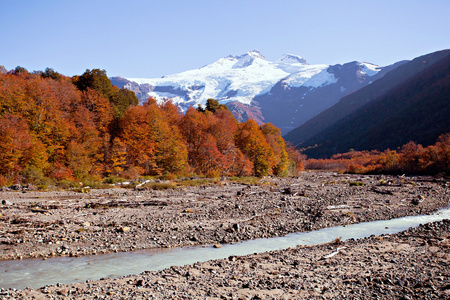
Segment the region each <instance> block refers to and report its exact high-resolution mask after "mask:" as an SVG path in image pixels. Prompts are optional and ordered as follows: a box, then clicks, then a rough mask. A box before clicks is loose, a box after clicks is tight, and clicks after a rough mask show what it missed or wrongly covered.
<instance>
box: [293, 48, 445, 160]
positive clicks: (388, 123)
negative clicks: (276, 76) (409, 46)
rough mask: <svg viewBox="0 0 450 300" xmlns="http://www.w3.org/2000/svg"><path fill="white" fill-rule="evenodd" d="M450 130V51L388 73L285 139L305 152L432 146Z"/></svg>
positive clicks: (324, 153)
mask: <svg viewBox="0 0 450 300" xmlns="http://www.w3.org/2000/svg"><path fill="white" fill-rule="evenodd" d="M449 131H450V50H444V51H439V52H435V53H432V54H428V55H424V56H421V57H418V58H416V59H414V60H412V61H411V62H409V63H406V64H404V65H402V66H400V67H398V68H396V69H394V70H393V71H391V72H389V73H387V74H386V75H385V76H384V77H383V78H381V79H379V80H377V81H375V82H374V83H372V84H371V85H369V86H366V87H364V88H362V89H360V90H358V91H356V92H354V93H353V94H350V95H348V96H346V97H344V98H342V99H341V100H340V101H339V103H338V104H336V105H334V106H333V107H331V108H330V109H328V110H326V111H324V112H322V113H321V114H319V115H318V116H316V117H315V118H313V119H311V120H310V121H308V122H307V123H305V124H304V125H302V126H300V127H298V128H297V129H295V130H293V131H291V132H290V133H288V134H287V135H286V136H285V139H286V140H288V141H290V142H291V143H292V144H294V145H295V146H297V147H298V148H308V147H313V146H315V145H317V146H316V147H314V148H310V149H308V150H306V151H305V152H304V153H305V154H307V155H308V156H310V157H327V156H330V155H332V154H334V153H341V152H346V151H348V150H349V149H350V148H352V149H355V150H373V149H378V150H384V149H387V148H391V149H396V148H397V147H400V146H401V145H403V144H405V143H407V142H409V141H411V140H412V141H414V142H416V143H420V144H423V145H429V144H432V143H434V142H435V141H436V138H437V137H438V136H439V135H440V134H442V133H446V132H449Z"/></svg>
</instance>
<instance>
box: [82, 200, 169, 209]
mask: <svg viewBox="0 0 450 300" xmlns="http://www.w3.org/2000/svg"><path fill="white" fill-rule="evenodd" d="M141 205H142V206H168V205H169V203H168V202H165V201H159V200H150V201H141V202H121V201H114V202H106V203H99V202H96V203H88V204H86V208H101V207H119V206H122V207H138V206H141Z"/></svg>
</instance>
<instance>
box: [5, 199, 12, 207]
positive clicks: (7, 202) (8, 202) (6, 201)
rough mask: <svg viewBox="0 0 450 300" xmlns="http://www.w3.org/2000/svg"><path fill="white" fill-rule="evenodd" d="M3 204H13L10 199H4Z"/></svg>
mask: <svg viewBox="0 0 450 300" xmlns="http://www.w3.org/2000/svg"><path fill="white" fill-rule="evenodd" d="M2 205H8V206H9V205H13V203H12V202H10V201H8V200H2Z"/></svg>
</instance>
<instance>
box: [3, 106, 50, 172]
mask: <svg viewBox="0 0 450 300" xmlns="http://www.w3.org/2000/svg"><path fill="white" fill-rule="evenodd" d="M46 167H47V155H46V152H45V147H44V145H43V144H42V143H41V142H39V141H38V140H37V139H36V138H35V137H34V136H33V135H32V133H31V132H30V130H29V127H28V124H27V123H26V121H25V120H23V119H22V118H21V117H19V116H15V115H12V114H4V115H2V116H1V117H0V175H1V176H3V177H5V178H7V180H13V181H14V180H19V179H20V172H21V171H23V170H25V169H26V168H35V169H38V170H40V171H42V170H44V169H45V168H46Z"/></svg>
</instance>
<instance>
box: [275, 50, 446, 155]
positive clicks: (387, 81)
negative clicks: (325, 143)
mask: <svg viewBox="0 0 450 300" xmlns="http://www.w3.org/2000/svg"><path fill="white" fill-rule="evenodd" d="M449 54H450V50H443V51H438V52H434V53H431V54H427V55H424V56H420V57H418V58H415V59H414V60H412V61H410V62H408V63H405V64H403V65H401V66H399V67H397V68H395V69H393V70H392V71H390V72H388V73H387V74H386V75H385V76H384V77H382V78H381V79H378V80H377V81H375V82H373V83H372V84H370V85H368V86H366V87H364V88H362V89H360V90H358V91H356V92H354V93H351V94H349V95H347V96H345V97H343V98H342V99H341V100H340V101H339V102H338V103H337V104H335V105H334V106H332V107H330V108H329V109H327V110H325V111H323V112H322V113H320V114H318V115H317V116H316V117H314V118H312V119H311V120H309V121H308V122H306V123H305V124H303V125H301V126H299V127H297V128H296V129H294V130H292V131H291V132H289V133H288V134H287V135H285V136H284V138H285V139H286V140H288V141H289V142H291V143H292V144H293V145H295V146H297V147H299V148H303V147H307V146H311V145H310V142H306V141H307V140H308V139H311V141H312V140H316V139H317V138H315V139H312V138H313V137H314V136H315V135H318V134H319V133H321V132H322V131H324V130H326V129H327V128H328V127H330V126H333V125H334V124H335V123H336V122H337V121H339V120H341V119H343V118H344V117H346V116H348V115H350V114H351V113H353V112H355V111H357V110H358V109H359V108H361V107H362V106H364V105H365V104H367V103H369V102H371V101H374V100H375V99H378V98H380V97H382V96H384V95H386V94H387V93H388V92H390V91H391V90H392V89H394V88H395V87H396V86H399V85H400V84H401V83H403V82H405V81H407V80H408V79H411V78H412V77H414V76H415V75H417V74H419V73H420V72H422V71H423V70H425V69H427V68H429V67H430V66H432V65H433V64H436V63H437V62H439V61H441V60H442V59H443V58H444V57H446V56H447V55H449Z"/></svg>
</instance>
